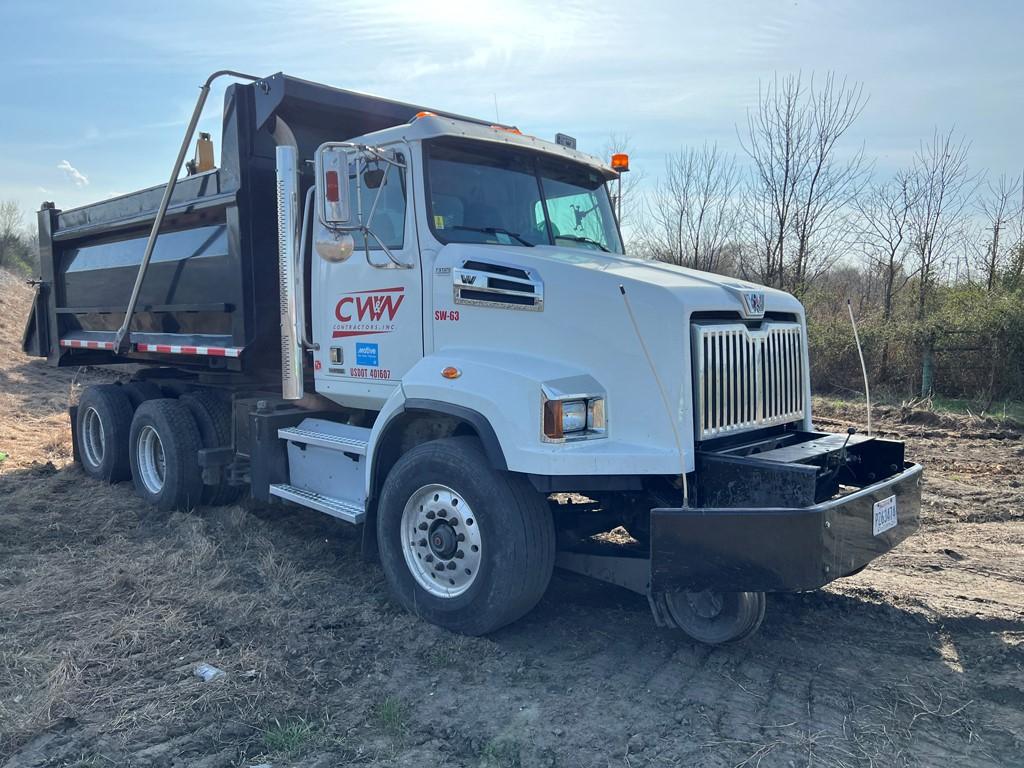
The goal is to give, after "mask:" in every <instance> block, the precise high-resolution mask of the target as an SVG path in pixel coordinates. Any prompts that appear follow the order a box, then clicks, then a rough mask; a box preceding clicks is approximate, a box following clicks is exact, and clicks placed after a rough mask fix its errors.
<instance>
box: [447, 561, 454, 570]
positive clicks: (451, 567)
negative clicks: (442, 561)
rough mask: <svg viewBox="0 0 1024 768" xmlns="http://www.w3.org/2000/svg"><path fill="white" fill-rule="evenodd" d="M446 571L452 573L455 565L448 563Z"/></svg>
mask: <svg viewBox="0 0 1024 768" xmlns="http://www.w3.org/2000/svg"><path fill="white" fill-rule="evenodd" d="M448 570H449V571H454V570H455V563H452V562H449V563H448Z"/></svg>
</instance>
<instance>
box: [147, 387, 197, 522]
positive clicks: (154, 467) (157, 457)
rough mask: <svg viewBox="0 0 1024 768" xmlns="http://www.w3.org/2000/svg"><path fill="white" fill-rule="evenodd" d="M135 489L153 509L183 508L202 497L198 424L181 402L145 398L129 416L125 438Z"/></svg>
mask: <svg viewBox="0 0 1024 768" xmlns="http://www.w3.org/2000/svg"><path fill="white" fill-rule="evenodd" d="M129 444H130V450H129V454H130V457H131V465H132V480H133V481H134V483H135V491H136V492H137V493H138V494H139V496H141V497H142V498H143V499H145V500H146V501H148V502H149V503H150V504H152V505H153V506H154V507H156V508H157V509H159V510H161V511H164V512H169V511H170V510H173V509H181V510H187V509H191V508H193V507H195V506H196V505H198V504H199V503H200V501H201V499H202V491H203V480H202V475H201V474H200V471H199V458H198V452H199V449H200V448H201V447H202V438H201V437H200V435H199V427H198V426H196V422H195V419H194V418H193V417H192V414H191V413H190V412H189V409H188V407H187V406H186V405H184V404H183V403H181V402H179V401H177V400H173V399H170V398H160V399H157V400H147V401H146V402H144V403H142V405H140V406H139V407H138V408H137V409H136V411H135V417H134V418H133V419H132V428H131V438H130V441H129Z"/></svg>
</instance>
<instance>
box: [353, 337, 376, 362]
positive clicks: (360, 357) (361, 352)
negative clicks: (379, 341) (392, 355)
mask: <svg viewBox="0 0 1024 768" xmlns="http://www.w3.org/2000/svg"><path fill="white" fill-rule="evenodd" d="M356 365H373V366H377V365H380V355H379V354H378V352H377V345H376V344H366V343H363V342H359V341H357V342H356Z"/></svg>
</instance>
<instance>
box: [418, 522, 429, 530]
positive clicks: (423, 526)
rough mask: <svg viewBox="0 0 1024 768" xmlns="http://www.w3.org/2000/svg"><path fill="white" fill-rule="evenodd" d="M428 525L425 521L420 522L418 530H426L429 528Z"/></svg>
mask: <svg viewBox="0 0 1024 768" xmlns="http://www.w3.org/2000/svg"><path fill="white" fill-rule="evenodd" d="M429 527H430V526H429V525H427V524H426V523H420V530H421V531H425V530H427V528H429Z"/></svg>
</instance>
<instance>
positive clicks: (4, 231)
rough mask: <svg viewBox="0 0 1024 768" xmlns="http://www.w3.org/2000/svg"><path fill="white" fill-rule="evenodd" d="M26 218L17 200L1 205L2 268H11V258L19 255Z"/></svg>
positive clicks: (5, 201) (0, 257)
mask: <svg viewBox="0 0 1024 768" xmlns="http://www.w3.org/2000/svg"><path fill="white" fill-rule="evenodd" d="M24 221H25V217H24V214H22V212H21V208H20V207H19V206H18V203H17V201H15V200H4V201H3V202H2V203H0V267H5V266H10V264H9V261H10V258H11V256H13V255H17V252H18V249H19V246H20V245H21V243H20V235H21V230H22V227H23V226H24Z"/></svg>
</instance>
